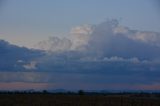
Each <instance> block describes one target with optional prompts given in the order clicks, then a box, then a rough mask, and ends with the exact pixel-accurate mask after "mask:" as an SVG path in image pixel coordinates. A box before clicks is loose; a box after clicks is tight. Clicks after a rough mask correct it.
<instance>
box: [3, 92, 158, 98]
mask: <svg viewBox="0 0 160 106" xmlns="http://www.w3.org/2000/svg"><path fill="white" fill-rule="evenodd" d="M0 94H53V95H54V94H55V95H111V96H114V95H115V96H117V95H118V96H130V97H158V98H160V92H89V91H84V90H79V91H77V92H73V91H63V92H61V91H56V92H55V91H47V90H42V91H35V90H25V91H0Z"/></svg>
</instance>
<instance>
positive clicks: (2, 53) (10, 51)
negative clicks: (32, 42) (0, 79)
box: [0, 40, 43, 71]
mask: <svg viewBox="0 0 160 106" xmlns="http://www.w3.org/2000/svg"><path fill="white" fill-rule="evenodd" d="M42 55H43V52H42V51H40V50H33V49H27V48H25V47H18V46H15V45H12V44H10V43H8V42H6V41H4V40H0V71H21V70H25V69H24V68H23V67H22V66H23V64H28V63H29V62H30V61H32V60H34V59H36V58H38V57H40V56H42Z"/></svg>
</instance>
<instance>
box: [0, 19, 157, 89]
mask: <svg viewBox="0 0 160 106" xmlns="http://www.w3.org/2000/svg"><path fill="white" fill-rule="evenodd" d="M159 36H160V33H157V32H148V31H139V30H132V29H130V28H128V27H125V26H121V25H119V22H118V21H117V20H108V21H106V22H103V23H100V24H97V25H84V26H79V27H75V28H73V29H72V30H71V32H70V35H69V36H66V37H65V38H59V37H50V38H49V39H48V40H44V41H42V42H40V43H39V47H40V49H41V50H32V49H27V48H21V47H18V46H15V45H11V44H9V43H8V42H6V41H2V40H1V41H0V52H1V55H0V57H1V60H0V62H1V64H0V69H1V71H3V70H7V71H9V72H10V71H13V70H14V71H18V72H17V73H15V74H14V72H13V73H9V72H8V73H1V74H0V81H1V82H30V83H52V84H54V85H55V86H56V87H67V88H69V87H70V88H72V87H71V85H75V86H76V87H79V88H80V87H82V86H84V88H85V87H86V88H91V86H94V87H96V85H97V86H98V85H99V86H101V87H108V86H109V85H113V87H114V86H117V87H119V89H120V88H121V87H120V86H119V85H126V86H124V87H128V88H129V86H130V84H131V83H132V84H133V85H135V87H137V88H138V87H139V88H141V86H140V85H145V86H146V87H147V88H152V89H154V86H153V85H154V84H156V85H159V83H158V82H160V79H159V75H160V72H159V70H160V55H159V54H160V46H159V45H160V44H159V41H160V37H159ZM42 50H45V51H46V52H45V53H44V52H43V51H42ZM6 59H7V60H9V61H7V62H5V60H6ZM19 71H21V72H19ZM17 76H21V77H17ZM149 86H151V87H149ZM73 88H74V87H73ZM133 88H134V87H133ZM147 88H146V89H147ZM117 89H118V88H117ZM156 89H157V88H156Z"/></svg>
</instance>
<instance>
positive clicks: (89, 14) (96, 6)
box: [0, 0, 160, 47]
mask: <svg viewBox="0 0 160 106" xmlns="http://www.w3.org/2000/svg"><path fill="white" fill-rule="evenodd" d="M1 4H2V5H1V11H0V14H1V16H0V23H1V24H0V33H1V38H3V39H6V40H8V41H10V42H12V43H14V44H18V45H23V46H28V47H33V46H34V45H36V43H37V42H39V41H41V40H43V39H47V38H48V37H49V36H66V35H67V34H68V33H69V32H70V30H71V28H73V27H75V26H79V25H83V24H98V23H100V22H103V21H105V20H106V19H118V20H119V21H120V23H121V24H122V25H125V26H128V27H130V28H132V29H139V30H148V31H157V32H159V29H160V21H159V18H160V14H159V8H158V5H157V0H152V1H151V0H134V1H133V0H121V1H117V0H99V1H97V0H85V1H84V0H69V1H65V0H62V1H59V0H47V1H45V2H44V1H43V0H34V1H33V0H27V1H26V0H15V1H11V0H4V1H3V2H1Z"/></svg>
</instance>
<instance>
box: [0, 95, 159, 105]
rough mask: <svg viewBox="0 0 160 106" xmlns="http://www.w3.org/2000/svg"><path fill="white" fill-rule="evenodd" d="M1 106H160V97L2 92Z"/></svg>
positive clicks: (0, 96) (0, 97)
mask: <svg viewBox="0 0 160 106" xmlns="http://www.w3.org/2000/svg"><path fill="white" fill-rule="evenodd" d="M0 106H160V98H159V97H145V96H143V97H141V96H130V95H71V94H0Z"/></svg>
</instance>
